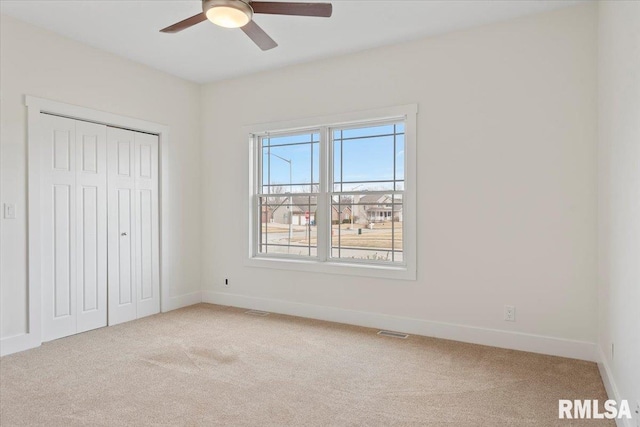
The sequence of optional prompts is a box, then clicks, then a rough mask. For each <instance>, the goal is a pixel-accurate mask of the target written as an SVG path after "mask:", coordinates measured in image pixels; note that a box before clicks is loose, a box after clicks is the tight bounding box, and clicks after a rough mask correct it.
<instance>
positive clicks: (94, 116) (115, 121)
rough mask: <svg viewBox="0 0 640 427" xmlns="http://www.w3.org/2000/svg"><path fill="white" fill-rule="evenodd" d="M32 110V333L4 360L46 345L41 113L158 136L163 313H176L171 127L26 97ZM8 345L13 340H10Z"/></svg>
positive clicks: (7, 346)
mask: <svg viewBox="0 0 640 427" xmlns="http://www.w3.org/2000/svg"><path fill="white" fill-rule="evenodd" d="M25 105H26V107H27V158H28V165H27V167H28V173H27V180H28V207H27V224H28V228H27V229H28V276H29V277H28V331H27V333H25V334H23V335H20V336H17V337H15V338H12V339H11V340H10V341H11V342H10V343H9V342H6V343H5V342H3V345H2V355H5V354H11V353H15V352H18V351H23V350H27V349H29V348H34V347H37V346H39V345H40V344H42V320H43V316H42V268H41V266H42V253H41V248H40V245H41V242H42V230H41V226H40V221H41V220H42V208H41V203H42V202H41V197H42V195H41V174H42V164H41V163H42V149H43V147H42V145H43V138H42V134H41V130H40V128H41V124H40V118H41V113H44V114H50V115H55V116H61V117H67V118H70V119H76V120H82V121H87V122H92V123H97V124H101V125H106V126H113V127H119V128H123V129H129V130H133V131H137V132H144V133H151V134H155V135H158V149H159V155H158V156H159V182H158V185H159V187H160V190H159V207H158V208H159V228H160V311H161V312H165V311H169V310H171V309H173V308H174V307H173V305H172V304H171V302H170V301H171V300H170V298H169V278H170V277H171V270H170V267H171V262H170V260H171V256H170V249H171V246H170V243H169V242H170V238H171V236H170V234H169V230H168V227H165V224H168V222H169V221H168V218H169V207H170V205H171V199H170V197H171V195H170V193H169V185H168V184H169V173H170V171H169V127H168V126H165V125H162V124H159V123H154V122H149V121H145V120H139V119H134V118H130V117H126V116H121V115H118V114H112V113H106V112H103V111H98V110H94V109H91V108H85V107H79V106H76V105H71V104H66V103H62V102H57V101H51V100H47V99H43V98H38V97H34V96H28V95H27V96H26V97H25ZM7 341H8V340H7Z"/></svg>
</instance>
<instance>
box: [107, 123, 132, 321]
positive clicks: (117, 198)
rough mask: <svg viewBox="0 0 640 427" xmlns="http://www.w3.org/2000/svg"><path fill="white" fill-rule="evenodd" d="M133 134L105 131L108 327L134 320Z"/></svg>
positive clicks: (118, 130) (121, 131)
mask: <svg viewBox="0 0 640 427" xmlns="http://www.w3.org/2000/svg"><path fill="white" fill-rule="evenodd" d="M134 168H135V133H134V132H132V131H128V130H123V129H117V128H111V127H109V128H107V175H108V184H107V187H108V188H107V204H108V237H107V240H108V244H107V246H108V251H109V256H108V269H109V283H108V294H109V325H116V324H118V323H122V322H127V321H130V320H134V319H136V318H137V288H136V270H135V265H136V258H135V246H134V242H135V241H136V240H135V239H136V229H135V218H136V210H135V207H136V204H135V171H134Z"/></svg>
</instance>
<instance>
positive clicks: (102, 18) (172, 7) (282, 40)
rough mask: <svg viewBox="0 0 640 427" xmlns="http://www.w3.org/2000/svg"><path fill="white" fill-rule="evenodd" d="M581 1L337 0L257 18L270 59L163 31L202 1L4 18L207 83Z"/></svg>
mask: <svg viewBox="0 0 640 427" xmlns="http://www.w3.org/2000/svg"><path fill="white" fill-rule="evenodd" d="M302 1H306V2H309V1H310V0H302ZM316 1H317V0H316ZM326 1H328V0H326ZM579 1H580V0H555V1H545V0H510V1H506V0H502V1H499V0H422V1H418V0H414V1H404V0H394V1H377V0H376V1H368V0H350V1H346V0H334V1H333V5H334V7H333V17H331V18H328V19H327V18H308V17H292V16H272V15H256V17H255V20H256V22H257V23H258V24H259V25H260V26H261V27H262V28H264V30H265V31H267V32H268V33H269V35H271V37H273V38H274V39H275V40H276V41H277V42H278V44H279V45H280V46H279V47H277V48H276V49H273V50H270V51H267V52H263V51H261V50H260V49H258V47H256V46H255V45H254V44H253V42H252V41H251V40H250V39H249V38H248V37H247V36H245V34H244V33H243V32H242V31H241V30H238V29H233V30H230V29H224V28H220V27H217V26H215V25H213V24H211V23H209V22H208V21H205V22H203V23H201V24H198V25H197V26H195V27H192V28H190V29H187V30H185V31H183V32H181V33H177V34H163V33H160V32H159V30H160V29H161V28H164V27H166V26H168V25H170V24H173V23H175V22H177V21H180V20H182V19H184V18H187V17H189V16H192V15H195V14H196V13H198V12H200V11H201V10H202V9H201V3H200V2H199V1H191V0H182V1H173V0H146V1H144V0H143V1H140V0H136V1H133V0H109V1H103V0H81V1H78V0H71V1H60V0H44V1H27V0H19V1H17V0H1V1H0V12H1V13H3V14H6V15H9V16H13V17H15V18H18V19H20V20H23V21H26V22H29V23H31V24H34V25H37V26H39V27H43V28H46V29H49V30H51V31H54V32H56V33H59V34H62V35H64V36H66V37H69V38H72V39H76V40H79V41H82V42H84V43H87V44H89V45H91V46H95V47H98V48H100V49H103V50H106V51H108V52H112V53H114V54H117V55H120V56H123V57H125V58H129V59H132V60H134V61H137V62H140V63H143V64H146V65H148V66H150V67H153V68H156V69H158V70H162V71H165V72H167V73H170V74H173V75H175V76H179V77H182V78H185V79H188V80H191V81H194V82H198V83H204V82H211V81H215V80H222V79H226V78H230V77H233V76H238V75H244V74H249V73H254V72H257V71H261V70H267V69H271V68H277V67H282V66H284V65H289V64H295V63H300V62H307V61H311V60H314V59H319V58H326V57H329V56H335V55H340V54H345V53H350V52H356V51H360V50H365V49H369V48H373V47H377V46H383V45H389V44H394V43H398V42H402V41H407V40H412V39H418V38H421V37H426V36H429V35H434V34H440V33H445V32H449V31H453V30H458V29H462V28H467V27H472V26H476V25H482V24H487V23H491V22H496V21H501V20H506V19H510V18H514V17H518V16H523V15H527V14H532V13H538V12H543V11H547V10H551V9H557V8H560V7H565V6H568V5H572V4H576V3H577V2H579Z"/></svg>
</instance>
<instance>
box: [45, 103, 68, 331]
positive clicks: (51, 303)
mask: <svg viewBox="0 0 640 427" xmlns="http://www.w3.org/2000/svg"><path fill="white" fill-rule="evenodd" d="M40 119H41V124H42V128H41V132H42V133H41V135H42V140H41V141H40V142H41V144H42V146H41V153H42V158H41V164H40V168H41V169H40V170H41V180H42V182H41V190H40V191H41V194H40V197H41V208H42V216H41V230H42V246H41V251H42V252H41V258H42V265H41V267H42V327H43V337H42V338H43V341H50V340H54V339H57V338H61V337H64V336H68V335H73V334H75V333H76V289H77V288H76V282H77V280H76V227H75V225H76V221H77V211H76V197H75V194H76V161H75V159H76V133H75V125H76V124H75V121H74V120H71V119H66V118H62V117H56V116H50V115H46V114H41V117H40Z"/></svg>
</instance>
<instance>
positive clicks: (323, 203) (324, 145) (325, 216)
mask: <svg viewBox="0 0 640 427" xmlns="http://www.w3.org/2000/svg"><path fill="white" fill-rule="evenodd" d="M319 151H320V193H319V194H318V206H317V211H318V212H320V213H321V214H320V218H319V219H318V218H316V228H317V239H318V249H317V250H318V259H319V261H321V262H324V261H326V260H327V259H328V255H329V250H330V242H331V241H330V238H331V237H330V234H331V231H330V230H331V212H330V206H331V205H330V203H329V197H328V190H329V176H330V161H329V158H330V155H331V150H330V144H329V129H328V128H327V127H322V128H320V150H319Z"/></svg>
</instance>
